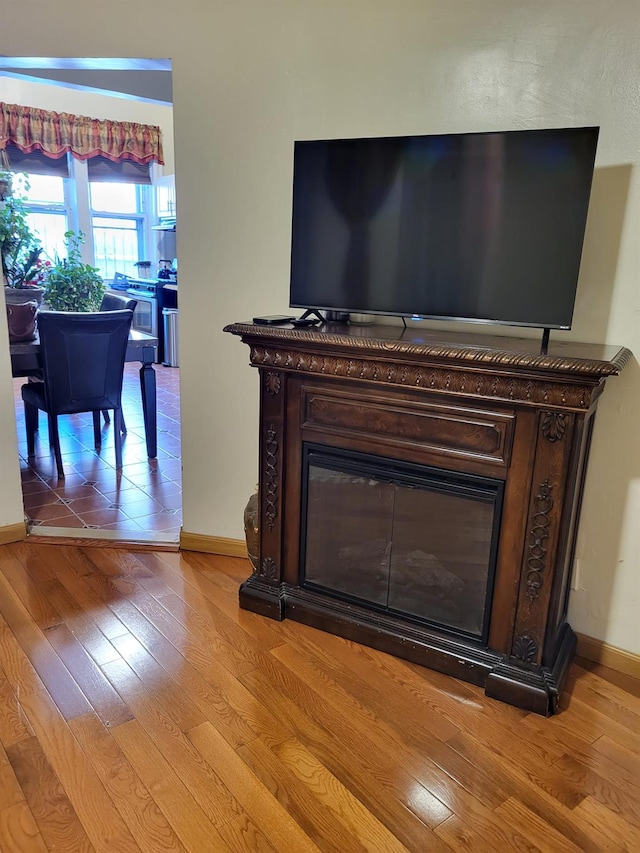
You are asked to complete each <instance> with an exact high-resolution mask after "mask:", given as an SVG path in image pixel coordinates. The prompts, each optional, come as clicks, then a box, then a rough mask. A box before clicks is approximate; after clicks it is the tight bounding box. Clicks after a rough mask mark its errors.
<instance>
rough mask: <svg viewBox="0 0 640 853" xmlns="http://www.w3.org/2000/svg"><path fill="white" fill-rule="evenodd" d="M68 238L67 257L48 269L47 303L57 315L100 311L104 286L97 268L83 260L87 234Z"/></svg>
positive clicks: (70, 235) (46, 282)
mask: <svg viewBox="0 0 640 853" xmlns="http://www.w3.org/2000/svg"><path fill="white" fill-rule="evenodd" d="M64 238H65V241H66V244H67V257H66V258H59V257H57V256H56V258H55V261H54V262H53V264H52V265H51V266H50V267H48V268H47V271H46V280H45V282H44V286H45V288H46V293H45V297H44V301H45V303H46V305H47V307H48V308H51V309H52V310H53V311H97V310H98V309H99V308H100V302H101V301H102V297H103V296H104V290H105V288H104V282H103V281H102V279H101V278H100V276H99V275H98V270H97V268H96V267H92V266H91V265H90V264H85V263H84V262H83V260H82V256H81V254H80V246H81V245H82V243H83V242H84V234H83V233H82V232H79V233H78V234H76V233H75V231H67V232H66V233H65V235H64Z"/></svg>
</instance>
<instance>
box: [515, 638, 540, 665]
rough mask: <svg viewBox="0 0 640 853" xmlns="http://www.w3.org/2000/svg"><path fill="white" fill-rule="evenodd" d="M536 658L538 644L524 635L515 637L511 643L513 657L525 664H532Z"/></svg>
mask: <svg viewBox="0 0 640 853" xmlns="http://www.w3.org/2000/svg"><path fill="white" fill-rule="evenodd" d="M537 656H538V644H537V643H536V641H535V640H534V639H533V637H529V636H527V635H526V634H525V635H524V636H522V637H516V639H515V640H514V643H513V657H514V658H518V660H521V661H525V663H533V662H534V661H535V659H536V658H537Z"/></svg>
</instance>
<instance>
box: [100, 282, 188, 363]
mask: <svg viewBox="0 0 640 853" xmlns="http://www.w3.org/2000/svg"><path fill="white" fill-rule="evenodd" d="M110 289H111V290H117V291H120V292H122V291H125V292H126V293H128V294H129V295H130V296H133V297H134V298H135V299H137V300H138V304H137V305H136V309H135V311H134V312H133V323H132V325H131V328H132V329H137V330H138V331H140V332H145V333H146V334H148V335H153V337H154V338H157V339H158V347H157V355H156V362H157V363H158V364H162V362H163V361H164V360H165V341H164V322H163V316H162V311H163V309H164V308H177V307H178V291H177V288H176V284H175V282H174V283H172V284H170V285H168V286H167V281H166V280H161V279H156V278H134V277H132V276H128V275H123V274H122V273H116V274H115V275H114V277H113V284H112V285H111V288H110Z"/></svg>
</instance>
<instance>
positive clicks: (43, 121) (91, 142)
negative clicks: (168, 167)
mask: <svg viewBox="0 0 640 853" xmlns="http://www.w3.org/2000/svg"><path fill="white" fill-rule="evenodd" d="M10 142H11V143H13V144H14V145H17V147H18V148H19V149H20V150H21V151H22V152H23V153H25V154H31V153H33V152H35V151H41V152H42V153H43V154H45V155H46V156H47V157H51V158H53V159H58V158H59V157H62V156H64V155H65V154H66V153H67V152H70V153H71V154H73V156H74V157H77V158H78V159H79V160H88V159H89V158H91V157H97V156H102V157H106V158H107V159H109V160H112V161H113V162H114V163H118V162H120V161H122V160H133V161H134V162H135V163H139V164H141V165H144V164H147V163H151V162H152V161H153V160H155V161H156V162H158V163H160V164H163V163H164V160H163V157H162V131H161V130H160V128H159V127H156V126H155V125H152V124H138V123H137V122H133V121H111V120H110V119H97V118H89V117H88V116H76V115H72V114H71V113H55V112H51V111H49V110H40V109H37V108H35V107H23V106H19V105H18V104H5V103H1V102H0V150H2V149H4V148H6V146H7V144H8V143H10Z"/></svg>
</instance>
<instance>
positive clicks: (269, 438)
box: [264, 424, 279, 530]
mask: <svg viewBox="0 0 640 853" xmlns="http://www.w3.org/2000/svg"><path fill="white" fill-rule="evenodd" d="M277 435H278V433H277V430H276V428H275V426H274V425H273V424H270V425H269V427H268V428H267V434H266V441H265V445H264V452H265V466H264V474H265V483H264V500H265V507H266V508H265V513H264V514H265V517H266V519H267V527H268V528H269V530H273V525H274V524H275V520H276V517H277V515H278V452H279V446H278V440H277Z"/></svg>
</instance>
